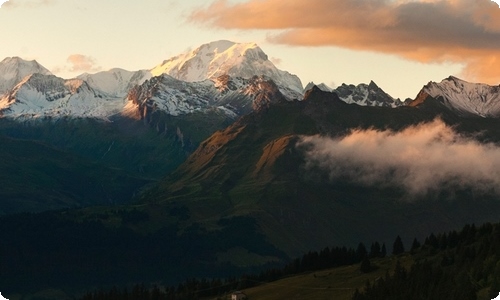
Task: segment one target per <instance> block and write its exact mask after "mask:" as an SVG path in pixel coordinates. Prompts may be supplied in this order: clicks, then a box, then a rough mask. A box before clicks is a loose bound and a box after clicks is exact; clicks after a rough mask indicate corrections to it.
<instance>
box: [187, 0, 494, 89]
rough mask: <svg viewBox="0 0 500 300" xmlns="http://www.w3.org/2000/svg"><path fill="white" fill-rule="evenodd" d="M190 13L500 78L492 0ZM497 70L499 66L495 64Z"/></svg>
mask: <svg viewBox="0 0 500 300" xmlns="http://www.w3.org/2000/svg"><path fill="white" fill-rule="evenodd" d="M190 19H191V20H192V21H196V22H202V23H205V24H209V25H211V26H214V27H219V28H226V29H233V28H237V29H262V30H275V31H277V32H278V33H276V34H274V35H271V36H270V37H269V40H270V41H272V42H275V43H280V44H289V45H307V46H329V45H332V46H338V47H343V48H348V49H352V50H361V51H373V52H379V53H386V54H393V55H397V56H400V57H404V58H406V59H410V60H414V61H419V62H424V63H435V62H438V63H442V62H453V63H463V64H464V66H465V67H464V72H463V75H466V76H467V78H468V79H475V80H480V81H483V82H489V83H498V82H499V81H500V8H499V7H498V5H497V4H495V3H494V2H492V1H490V0H309V1H282V0H248V1H246V2H244V3H238V4H231V3H229V2H228V1H227V0H217V1H215V2H213V3H212V4H211V5H210V6H208V7H207V8H202V9H199V10H196V11H194V12H193V13H192V14H191V16H190ZM495 70H498V71H495Z"/></svg>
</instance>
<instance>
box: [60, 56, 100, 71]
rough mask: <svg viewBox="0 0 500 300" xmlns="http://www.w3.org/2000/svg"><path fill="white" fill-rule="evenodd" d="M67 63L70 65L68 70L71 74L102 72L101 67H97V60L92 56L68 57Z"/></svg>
mask: <svg viewBox="0 0 500 300" xmlns="http://www.w3.org/2000/svg"><path fill="white" fill-rule="evenodd" d="M66 61H67V62H68V63H69V64H70V67H69V68H68V71H70V72H97V71H100V70H101V67H99V66H97V65H96V63H95V60H94V59H93V58H92V57H90V56H86V55H82V54H72V55H70V56H68V59H67V60H66Z"/></svg>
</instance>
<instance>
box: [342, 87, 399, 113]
mask: <svg viewBox="0 0 500 300" xmlns="http://www.w3.org/2000/svg"><path fill="white" fill-rule="evenodd" d="M333 92H334V93H336V94H337V95H338V96H339V98H340V99H342V100H343V101H345V102H346V103H355V104H358V105H361V106H384V107H398V106H403V105H404V103H403V102H401V101H400V100H399V99H394V98H393V97H391V96H390V95H389V94H387V93H386V92H384V91H383V90H382V89H381V88H380V87H379V86H378V85H377V84H376V83H375V82H373V81H370V84H365V83H361V84H358V85H357V86H355V85H353V84H349V85H347V84H342V85H341V86H339V87H338V88H336V89H334V90H333Z"/></svg>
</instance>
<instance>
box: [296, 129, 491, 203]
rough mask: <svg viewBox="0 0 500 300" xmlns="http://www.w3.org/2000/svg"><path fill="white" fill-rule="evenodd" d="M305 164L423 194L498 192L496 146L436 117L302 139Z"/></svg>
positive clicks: (332, 175) (335, 175) (334, 177)
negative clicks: (449, 190) (448, 189)
mask: <svg viewBox="0 0 500 300" xmlns="http://www.w3.org/2000/svg"><path fill="white" fill-rule="evenodd" d="M298 147H299V148H300V149H305V153H306V164H305V168H306V170H307V171H309V172H313V171H318V170H321V171H322V172H323V171H324V172H326V173H327V174H328V176H329V178H330V180H337V179H339V178H342V179H347V180H350V181H353V182H356V183H358V184H362V185H365V186H373V185H378V186H384V187H391V186H392V187H400V188H403V189H405V190H406V191H407V192H408V194H409V195H415V196H420V195H425V194H427V193H429V192H433V191H439V190H440V189H442V188H444V187H450V186H451V187H456V186H459V187H464V188H471V189H473V190H475V191H478V192H495V193H497V194H500V147H499V146H498V145H494V144H481V143H479V142H478V141H476V140H474V139H472V138H468V137H464V136H462V135H460V134H458V133H456V132H455V131H454V130H453V129H452V128H451V127H449V126H447V125H446V124H444V123H443V122H442V121H440V120H435V121H433V122H431V123H426V124H421V125H417V126H413V127H409V128H407V129H405V130H403V131H401V132H393V131H389V130H387V131H377V130H373V129H372V130H354V131H352V132H351V133H350V134H348V135H346V136H345V137H342V138H336V139H333V138H330V137H322V136H309V137H302V138H301V140H300V142H299V143H298Z"/></svg>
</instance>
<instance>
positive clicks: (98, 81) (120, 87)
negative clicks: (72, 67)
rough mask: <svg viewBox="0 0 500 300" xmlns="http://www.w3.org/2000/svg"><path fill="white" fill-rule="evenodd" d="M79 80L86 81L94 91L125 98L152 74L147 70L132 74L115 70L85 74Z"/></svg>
mask: <svg viewBox="0 0 500 300" xmlns="http://www.w3.org/2000/svg"><path fill="white" fill-rule="evenodd" d="M77 78H79V79H82V80H85V81H86V82H87V83H88V84H89V86H91V87H92V88H93V89H95V90H97V91H100V92H102V93H103V94H106V95H107V96H109V97H122V98H123V97H125V96H126V95H127V93H128V91H129V90H130V89H131V88H133V87H134V86H135V85H140V84H142V83H143V82H144V81H146V80H147V79H149V78H151V73H150V72H149V71H146V70H141V71H136V72H132V71H127V70H124V69H120V68H114V69H111V70H108V71H102V72H98V73H95V74H88V73H84V74H81V75H79V76H78V77H77Z"/></svg>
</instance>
